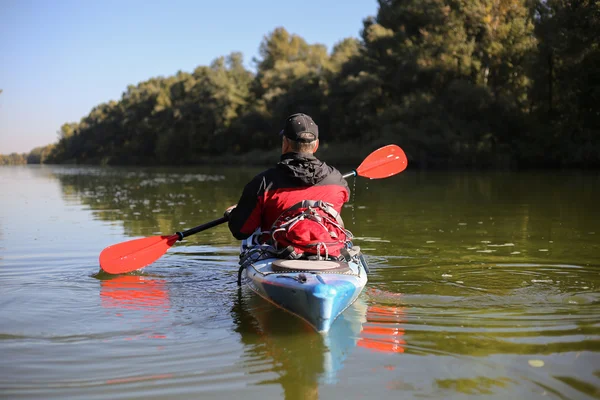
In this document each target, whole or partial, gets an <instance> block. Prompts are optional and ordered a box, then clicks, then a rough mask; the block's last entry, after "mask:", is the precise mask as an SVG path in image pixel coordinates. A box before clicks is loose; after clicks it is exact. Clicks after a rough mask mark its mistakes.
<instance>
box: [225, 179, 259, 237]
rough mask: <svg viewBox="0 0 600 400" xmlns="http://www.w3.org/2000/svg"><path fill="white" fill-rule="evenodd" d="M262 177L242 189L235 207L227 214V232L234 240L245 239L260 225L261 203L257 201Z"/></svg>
mask: <svg viewBox="0 0 600 400" xmlns="http://www.w3.org/2000/svg"><path fill="white" fill-rule="evenodd" d="M262 179H263V177H262V175H259V176H256V177H255V178H254V179H252V180H251V181H250V182H248V184H247V185H246V186H245V187H244V191H243V192H242V196H241V197H240V200H239V201H238V203H237V206H236V207H235V208H234V209H233V210H231V212H230V214H229V222H228V224H229V230H230V231H231V233H232V234H233V236H234V237H235V238H236V239H239V240H242V239H246V238H247V237H249V236H250V235H252V233H253V232H254V231H255V230H256V229H257V228H258V227H260V225H261V214H262V204H261V203H262V202H261V201H260V199H259V197H260V196H259V191H260V188H261V185H260V184H261V182H262Z"/></svg>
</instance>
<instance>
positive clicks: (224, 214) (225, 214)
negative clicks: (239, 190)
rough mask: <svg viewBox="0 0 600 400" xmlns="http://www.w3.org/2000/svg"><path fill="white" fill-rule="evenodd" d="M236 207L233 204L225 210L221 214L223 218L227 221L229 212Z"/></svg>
mask: <svg viewBox="0 0 600 400" xmlns="http://www.w3.org/2000/svg"><path fill="white" fill-rule="evenodd" d="M236 207H237V204H234V205H232V206H230V207H229V208H227V210H225V212H224V213H223V216H224V217H225V218H227V219H229V214H231V211H232V210H233V209H234V208H236Z"/></svg>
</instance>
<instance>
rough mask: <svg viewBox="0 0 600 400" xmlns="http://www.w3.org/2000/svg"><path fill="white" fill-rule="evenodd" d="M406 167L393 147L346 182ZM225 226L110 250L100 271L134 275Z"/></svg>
mask: <svg viewBox="0 0 600 400" xmlns="http://www.w3.org/2000/svg"><path fill="white" fill-rule="evenodd" d="M407 163H408V161H407V159H406V155H405V154H404V151H402V149H401V148H400V147H398V146H396V145H394V144H390V145H387V146H384V147H381V148H379V149H377V150H375V151H374V152H372V153H371V154H369V155H368V156H367V157H366V158H365V159H364V160H363V162H362V163H361V164H360V165H359V166H358V168H356V169H355V170H353V171H352V172H349V173H347V174H344V178H348V177H351V176H362V177H364V178H369V179H381V178H387V177H389V176H392V175H395V174H398V173H400V172H402V171H404V170H405V169H406V166H407ZM224 222H227V218H226V217H221V218H219V219H215V220H214V221H210V222H207V223H205V224H202V225H198V226H196V227H195V228H191V229H188V230H186V231H183V232H176V233H174V234H173V235H170V236H152V237H148V238H142V239H134V240H129V241H127V242H123V243H118V244H115V245H112V246H108V247H107V248H105V249H104V250H102V252H101V253H100V268H102V270H104V271H105V272H108V273H109V274H124V273H126V272H131V271H135V270H137V269H140V268H143V267H145V266H146V265H150V264H152V263H153V262H154V261H156V260H157V259H159V258H160V257H161V256H162V255H163V254H165V253H166V252H167V250H169V248H170V247H171V246H173V244H174V243H175V242H176V241H178V240H183V238H185V237H187V236H190V235H193V234H194V233H198V232H202V231H205V230H207V229H210V228H212V227H215V226H217V225H221V224H222V223H224Z"/></svg>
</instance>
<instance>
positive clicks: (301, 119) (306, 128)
mask: <svg viewBox="0 0 600 400" xmlns="http://www.w3.org/2000/svg"><path fill="white" fill-rule="evenodd" d="M302 133H312V135H313V136H314V137H313V138H302V137H300V134H302ZM279 134H280V135H285V136H286V137H287V138H288V139H291V140H293V141H295V142H302V143H309V142H312V141H314V140H317V139H318V138H319V127H318V126H317V124H315V121H313V119H312V118H311V117H309V116H308V115H306V114H302V113H299V114H292V115H290V116H289V117H287V119H286V120H285V126H284V128H283V130H282V131H281V132H279Z"/></svg>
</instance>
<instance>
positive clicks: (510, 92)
mask: <svg viewBox="0 0 600 400" xmlns="http://www.w3.org/2000/svg"><path fill="white" fill-rule="evenodd" d="M378 3H379V9H378V12H377V15H376V16H375V17H368V18H366V19H365V20H364V21H363V25H364V26H363V29H362V30H361V33H360V38H358V39H355V38H347V39H344V40H342V41H340V42H339V43H338V44H337V45H336V46H335V47H334V48H333V49H332V51H331V52H328V51H327V49H326V48H325V47H324V46H322V45H319V44H309V43H307V42H306V41H305V40H304V39H302V38H301V37H299V36H297V35H293V34H290V33H288V32H287V31H286V30H285V29H283V28H278V29H276V30H274V31H273V32H271V33H270V34H268V35H267V36H265V38H264V40H263V41H262V43H261V44H260V48H259V58H258V59H257V60H255V62H256V71H255V72H251V71H249V70H247V69H246V68H245V67H244V66H243V59H242V55H241V54H239V53H232V54H231V55H229V56H226V57H220V58H218V59H216V60H215V61H214V62H213V63H212V64H211V65H209V66H200V67H198V68H196V70H194V71H193V72H192V73H185V72H178V73H177V74H176V75H174V76H170V77H160V78H153V79H150V80H148V81H146V82H142V83H139V84H138V85H137V86H129V87H128V88H127V90H126V91H125V92H124V93H123V96H122V98H121V99H120V100H119V101H111V102H109V103H105V104H101V105H98V106H97V107H95V108H94V109H93V110H92V111H91V112H90V114H89V115H87V116H86V117H84V118H83V119H82V120H81V121H80V122H79V123H68V124H64V125H63V126H62V127H61V129H60V133H59V135H60V139H59V140H58V143H56V144H55V145H53V146H52V148H49V149H43V150H41V151H39V153H40V157H39V160H40V161H41V162H48V163H99V164H171V165H173V164H193V163H200V162H204V161H206V160H210V159H213V160H214V159H215V158H218V157H227V156H239V155H242V154H245V153H248V152H252V151H258V150H261V149H273V148H277V146H278V144H279V138H278V136H277V135H276V133H277V132H278V131H279V129H280V128H281V124H282V120H283V119H284V118H285V116H287V115H288V114H291V113H293V112H305V113H308V114H310V115H312V116H313V118H314V119H315V121H317V123H318V124H319V127H320V132H322V134H321V140H322V142H323V143H325V144H329V149H330V151H331V152H333V151H334V149H335V150H337V149H339V148H341V149H343V153H344V155H345V156H347V155H348V154H351V153H353V152H354V153H362V155H364V153H363V152H368V151H370V150H372V149H373V148H375V147H377V146H379V145H382V144H388V143H397V144H399V145H400V146H401V147H402V148H403V149H404V150H405V151H406V153H407V155H408V156H409V159H410V160H411V163H412V165H413V166H417V165H418V166H421V167H426V166H430V167H447V166H463V167H464V166H493V167H497V166H505V167H507V166H513V167H532V166H535V167H539V166H553V167H555V166H570V167H574V166H576V167H586V166H596V167H597V166H600V140H599V134H600V86H599V84H598V82H600V49H599V47H598V42H599V39H598V38H600V3H599V2H598V1H595V0H578V1H573V0H481V1H472V0H378ZM324 150H325V151H327V147H325V149H324Z"/></svg>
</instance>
